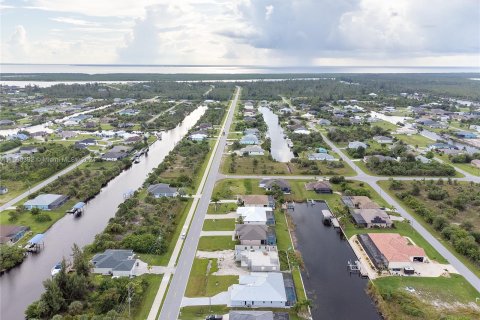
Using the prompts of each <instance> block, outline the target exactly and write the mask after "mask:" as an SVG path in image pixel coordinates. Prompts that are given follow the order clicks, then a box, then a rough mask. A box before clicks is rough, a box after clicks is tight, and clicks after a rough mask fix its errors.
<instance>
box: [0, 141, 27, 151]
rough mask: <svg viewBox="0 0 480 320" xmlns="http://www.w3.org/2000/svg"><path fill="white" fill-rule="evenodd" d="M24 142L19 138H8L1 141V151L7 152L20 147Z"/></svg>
mask: <svg viewBox="0 0 480 320" xmlns="http://www.w3.org/2000/svg"><path fill="white" fill-rule="evenodd" d="M21 145H22V142H21V141H20V140H18V139H12V140H6V141H2V142H0V152H5V151H8V150H11V149H13V148H17V147H20V146H21Z"/></svg>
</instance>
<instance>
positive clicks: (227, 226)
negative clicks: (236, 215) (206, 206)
mask: <svg viewBox="0 0 480 320" xmlns="http://www.w3.org/2000/svg"><path fill="white" fill-rule="evenodd" d="M234 229H235V219H205V222H204V223H203V230H204V231H232V230H234Z"/></svg>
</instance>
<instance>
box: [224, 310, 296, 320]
mask: <svg viewBox="0 0 480 320" xmlns="http://www.w3.org/2000/svg"><path fill="white" fill-rule="evenodd" d="M288 319H289V316H288V313H282V314H281V316H279V317H274V314H273V312H272V311H250V310H235V311H230V313H229V314H228V320H288Z"/></svg>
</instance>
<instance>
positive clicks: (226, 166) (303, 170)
mask: <svg viewBox="0 0 480 320" xmlns="http://www.w3.org/2000/svg"><path fill="white" fill-rule="evenodd" d="M333 155H334V156H335V157H336V158H338V156H337V155H336V154H333ZM234 163H235V165H234V166H232V157H231V156H230V155H225V156H224V157H223V159H222V168H221V172H222V173H225V174H238V175H242V174H263V175H266V174H268V175H289V174H291V175H310V174H312V173H311V165H314V166H316V167H317V168H318V170H319V173H318V175H329V176H330V175H343V176H353V175H354V174H355V172H354V171H353V169H352V168H350V166H349V165H348V164H347V163H345V162H342V163H343V165H344V167H343V168H333V167H330V165H329V163H328V162H327V161H312V162H309V163H310V164H309V165H308V166H307V167H302V166H301V165H300V164H299V163H293V162H288V163H283V162H277V161H274V160H271V159H270V158H269V157H268V155H267V154H266V155H264V156H246V157H244V156H236V157H235V160H234ZM231 168H234V171H233V172H232V171H231Z"/></svg>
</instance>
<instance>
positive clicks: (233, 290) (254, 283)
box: [228, 272, 287, 308]
mask: <svg viewBox="0 0 480 320" xmlns="http://www.w3.org/2000/svg"><path fill="white" fill-rule="evenodd" d="M228 292H229V294H230V306H231V307H244V308H245V307H249V308H260V307H263V308H265V307H268V308H285V307H287V294H286V291H285V283H284V281H283V275H282V273H280V272H251V273H250V274H249V275H241V276H240V278H239V284H234V285H232V286H231V287H230V288H229V289H228Z"/></svg>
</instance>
